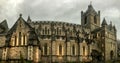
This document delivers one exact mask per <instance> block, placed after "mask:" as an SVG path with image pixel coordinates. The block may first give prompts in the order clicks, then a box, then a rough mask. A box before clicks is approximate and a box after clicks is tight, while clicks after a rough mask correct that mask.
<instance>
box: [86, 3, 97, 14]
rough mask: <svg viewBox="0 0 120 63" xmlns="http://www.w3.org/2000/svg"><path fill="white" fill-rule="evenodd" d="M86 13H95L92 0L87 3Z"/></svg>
mask: <svg viewBox="0 0 120 63" xmlns="http://www.w3.org/2000/svg"><path fill="white" fill-rule="evenodd" d="M86 13H96V11H95V10H94V8H93V6H92V1H90V4H89V5H88V9H87V11H86Z"/></svg>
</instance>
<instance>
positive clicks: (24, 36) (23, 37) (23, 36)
mask: <svg viewBox="0 0 120 63" xmlns="http://www.w3.org/2000/svg"><path fill="white" fill-rule="evenodd" d="M25 40H26V39H25V35H23V45H25Z"/></svg>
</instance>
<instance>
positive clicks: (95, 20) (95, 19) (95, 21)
mask: <svg viewBox="0 0 120 63" xmlns="http://www.w3.org/2000/svg"><path fill="white" fill-rule="evenodd" d="M94 23H95V24H97V18H96V16H94Z"/></svg>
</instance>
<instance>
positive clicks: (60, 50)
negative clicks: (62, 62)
mask: <svg viewBox="0 0 120 63" xmlns="http://www.w3.org/2000/svg"><path fill="white" fill-rule="evenodd" d="M59 55H62V45H59Z"/></svg>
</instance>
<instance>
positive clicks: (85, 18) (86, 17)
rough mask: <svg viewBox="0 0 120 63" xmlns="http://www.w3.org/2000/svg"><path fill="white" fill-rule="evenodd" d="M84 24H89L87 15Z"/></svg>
mask: <svg viewBox="0 0 120 63" xmlns="http://www.w3.org/2000/svg"><path fill="white" fill-rule="evenodd" d="M84 24H87V16H86V17H85V22H84Z"/></svg>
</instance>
